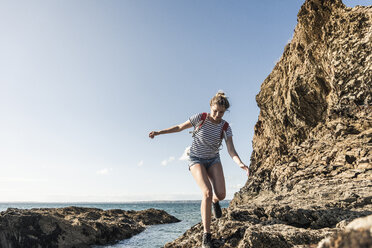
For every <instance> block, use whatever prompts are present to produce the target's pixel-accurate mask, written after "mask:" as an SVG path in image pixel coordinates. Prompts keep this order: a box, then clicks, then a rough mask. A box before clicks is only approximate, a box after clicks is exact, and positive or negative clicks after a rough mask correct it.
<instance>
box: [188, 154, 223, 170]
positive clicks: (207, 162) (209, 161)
mask: <svg viewBox="0 0 372 248" xmlns="http://www.w3.org/2000/svg"><path fill="white" fill-rule="evenodd" d="M189 162H190V163H189V170H190V168H191V166H193V165H194V164H201V165H203V166H204V167H205V169H207V170H208V169H209V168H210V167H211V166H212V165H214V164H217V163H221V160H220V156H219V155H218V156H217V157H214V158H198V157H194V156H189Z"/></svg>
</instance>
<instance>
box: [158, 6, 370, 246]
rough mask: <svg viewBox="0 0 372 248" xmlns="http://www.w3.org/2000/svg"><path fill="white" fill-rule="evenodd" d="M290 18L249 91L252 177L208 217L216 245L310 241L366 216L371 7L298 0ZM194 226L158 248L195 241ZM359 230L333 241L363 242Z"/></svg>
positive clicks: (198, 235) (311, 243)
mask: <svg viewBox="0 0 372 248" xmlns="http://www.w3.org/2000/svg"><path fill="white" fill-rule="evenodd" d="M297 17H298V19H297V20H298V24H297V26H296V28H295V32H294V35H293V38H292V40H291V42H290V43H289V44H287V45H286V46H285V48H284V52H283V55H282V57H281V59H280V60H279V62H278V63H277V64H276V65H275V67H274V69H273V71H272V72H271V73H270V75H269V76H268V77H267V78H266V79H265V80H264V82H263V83H262V85H261V90H260V92H259V94H258V95H257V96H256V101H257V104H258V106H259V108H260V114H259V117H258V121H257V123H256V125H255V128H254V137H253V142H252V146H253V151H252V155H251V163H250V170H251V171H250V175H251V176H250V178H249V180H248V181H247V182H246V184H245V186H244V187H243V188H241V189H240V191H239V192H237V193H236V194H235V196H234V198H233V200H232V202H231V203H230V206H229V208H228V209H226V210H224V216H223V217H222V218H220V219H218V220H217V219H213V220H212V226H211V229H212V233H213V237H214V239H215V240H214V241H215V243H214V245H215V247H317V246H318V242H320V241H321V240H322V239H324V238H326V237H328V241H329V242H333V241H331V238H330V237H333V236H331V235H332V234H337V233H342V232H343V230H344V228H345V226H347V225H348V223H350V222H352V221H353V220H354V219H357V218H360V217H363V216H367V215H371V214H372V203H371V200H372V191H371V189H372V165H371V161H372V151H371V148H372V108H371V105H372V87H371V78H372V64H371V61H372V60H371V54H372V46H371V45H370V44H371V39H372V33H371V31H370V30H371V28H372V6H367V7H364V6H357V7H355V8H347V7H345V5H344V4H343V3H342V1H341V0H323V1H319V0H306V1H305V3H304V4H303V6H302V7H301V9H300V11H299V13H298V16H297ZM202 231H203V229H202V225H201V224H198V225H196V226H194V227H192V228H191V229H190V230H188V231H187V232H186V233H185V234H184V235H182V236H181V237H179V238H178V239H177V240H175V241H173V242H170V243H168V244H166V245H165V247H197V246H200V244H201V243H200V242H201V235H202ZM358 232H359V231H357V230H351V231H347V234H345V235H347V237H348V239H349V241H348V242H347V243H345V244H346V245H345V246H340V247H356V248H357V247H368V246H363V244H369V243H368V242H369V241H368V240H369V238H368V237H369V236H368V235H370V234H369V233H368V232H367V231H362V232H361V233H359V234H358ZM358 235H360V237H363V239H361V240H367V241H361V242H366V243H360V242H359V241H358ZM364 238H365V239H364ZM336 239H337V240H338V238H336ZM340 240H344V239H342V238H340ZM328 241H327V242H328ZM327 242H326V241H322V243H323V245H326V243H327ZM337 242H338V241H337ZM340 242H341V241H340ZM342 242H344V241H342ZM345 242H346V241H345ZM319 245H321V244H319ZM347 245H349V246H347ZM324 247H325V246H324ZM369 247H370V246H369Z"/></svg>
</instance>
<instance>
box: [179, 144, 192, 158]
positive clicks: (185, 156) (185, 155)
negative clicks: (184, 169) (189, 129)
mask: <svg viewBox="0 0 372 248" xmlns="http://www.w3.org/2000/svg"><path fill="white" fill-rule="evenodd" d="M189 152H190V146H188V147H186V148H185V151H183V154H182V155H181V157H180V158H179V159H178V160H182V161H186V160H188V159H189V156H188V155H187V154H188V153H189Z"/></svg>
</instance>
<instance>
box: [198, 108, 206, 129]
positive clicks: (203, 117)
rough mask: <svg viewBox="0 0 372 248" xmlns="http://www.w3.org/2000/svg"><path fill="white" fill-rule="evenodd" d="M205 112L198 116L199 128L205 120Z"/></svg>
mask: <svg viewBox="0 0 372 248" xmlns="http://www.w3.org/2000/svg"><path fill="white" fill-rule="evenodd" d="M207 115H208V114H207V113H205V112H204V113H202V116H201V118H200V122H199V123H200V124H199V129H200V128H201V127H202V126H203V124H204V122H205V120H206V119H207Z"/></svg>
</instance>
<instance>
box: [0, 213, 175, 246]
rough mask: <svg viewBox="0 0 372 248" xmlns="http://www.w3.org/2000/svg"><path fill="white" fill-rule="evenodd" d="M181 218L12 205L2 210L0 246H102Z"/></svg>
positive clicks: (167, 215)
mask: <svg viewBox="0 0 372 248" xmlns="http://www.w3.org/2000/svg"><path fill="white" fill-rule="evenodd" d="M178 221H179V220H178V219H177V218H175V217H173V216H171V215H169V214H167V213H166V212H165V211H163V210H157V209H148V210H143V211H124V210H120V209H113V210H106V211H104V210H102V209H97V208H82V207H66V208H40V209H36V208H34V209H30V210H27V209H26V210H22V209H16V208H9V209H8V210H6V211H3V212H1V213H0V247H1V248H21V247H22V248H23V247H27V248H33V247H38V248H43V247H48V248H53V247H70V248H71V247H76V248H79V247H89V246H90V245H103V244H109V243H115V242H116V241H118V240H122V239H126V238H130V237H132V236H133V235H135V234H138V233H140V232H142V231H143V230H144V229H145V228H146V226H147V225H154V224H164V223H174V222H178Z"/></svg>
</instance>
